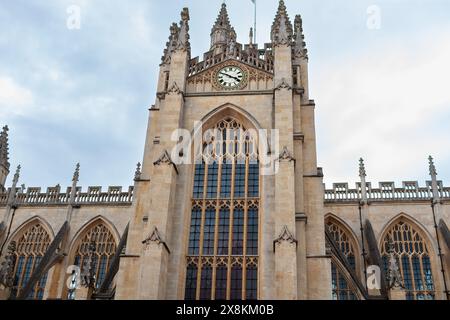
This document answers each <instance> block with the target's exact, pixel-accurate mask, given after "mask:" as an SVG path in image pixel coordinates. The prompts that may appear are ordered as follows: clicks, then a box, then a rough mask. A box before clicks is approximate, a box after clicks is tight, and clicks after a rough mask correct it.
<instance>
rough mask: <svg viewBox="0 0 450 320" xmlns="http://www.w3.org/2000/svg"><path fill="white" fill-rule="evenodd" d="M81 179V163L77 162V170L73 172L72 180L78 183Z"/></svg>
mask: <svg viewBox="0 0 450 320" xmlns="http://www.w3.org/2000/svg"><path fill="white" fill-rule="evenodd" d="M79 179H80V164H79V163H77V165H76V167H75V172H74V173H73V178H72V182H74V183H77V182H78V181H79Z"/></svg>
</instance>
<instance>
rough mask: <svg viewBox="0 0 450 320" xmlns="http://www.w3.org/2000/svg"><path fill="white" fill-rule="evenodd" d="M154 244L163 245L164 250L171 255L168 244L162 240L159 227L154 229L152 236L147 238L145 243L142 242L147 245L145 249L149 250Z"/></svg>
mask: <svg viewBox="0 0 450 320" xmlns="http://www.w3.org/2000/svg"><path fill="white" fill-rule="evenodd" d="M152 243H156V244H157V245H158V246H159V245H163V246H164V248H165V249H166V250H167V252H168V253H169V254H170V250H169V247H168V246H167V243H166V242H165V241H164V240H163V239H162V237H161V234H160V233H159V231H158V228H157V227H154V228H153V231H152V233H151V234H150V236H148V237H147V239H145V240H144V241H142V244H144V245H145V248H146V249H147V248H148V247H149V246H150V245H151V244H152Z"/></svg>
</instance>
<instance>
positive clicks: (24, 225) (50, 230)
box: [8, 216, 55, 243]
mask: <svg viewBox="0 0 450 320" xmlns="http://www.w3.org/2000/svg"><path fill="white" fill-rule="evenodd" d="M36 223H39V224H41V225H42V227H43V228H44V229H45V231H47V233H48V234H49V236H50V239H51V240H53V239H54V238H55V233H54V231H53V228H52V226H51V225H50V223H48V222H47V220H45V219H44V218H42V217H41V216H33V217H31V218H29V219H28V220H25V221H24V222H22V223H21V224H20V225H19V226H18V227H17V228H16V229H15V230H14V232H13V233H12V234H11V235H10V236H9V237H8V239H9V240H8V243H10V242H11V241H13V240H14V239H16V238H17V237H18V235H19V234H21V233H22V232H23V231H24V230H25V229H27V228H29V227H30V226H31V225H34V224H36Z"/></svg>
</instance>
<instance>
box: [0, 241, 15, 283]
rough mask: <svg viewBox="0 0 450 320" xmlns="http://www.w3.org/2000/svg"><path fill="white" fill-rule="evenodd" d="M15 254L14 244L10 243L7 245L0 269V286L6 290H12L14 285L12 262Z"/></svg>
mask: <svg viewBox="0 0 450 320" xmlns="http://www.w3.org/2000/svg"><path fill="white" fill-rule="evenodd" d="M15 253H16V243H15V242H14V241H12V242H11V243H10V244H9V245H8V252H7V254H6V257H5V260H4V261H3V262H2V264H1V268H0V284H2V285H4V286H5V287H7V288H12V286H13V285H14V274H13V272H14V260H15Z"/></svg>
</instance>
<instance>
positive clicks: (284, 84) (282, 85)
mask: <svg viewBox="0 0 450 320" xmlns="http://www.w3.org/2000/svg"><path fill="white" fill-rule="evenodd" d="M277 90H292V87H291V86H290V85H289V83H288V82H287V80H286V78H283V79H281V82H280V83H279V84H278V86H276V87H275V91H277Z"/></svg>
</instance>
